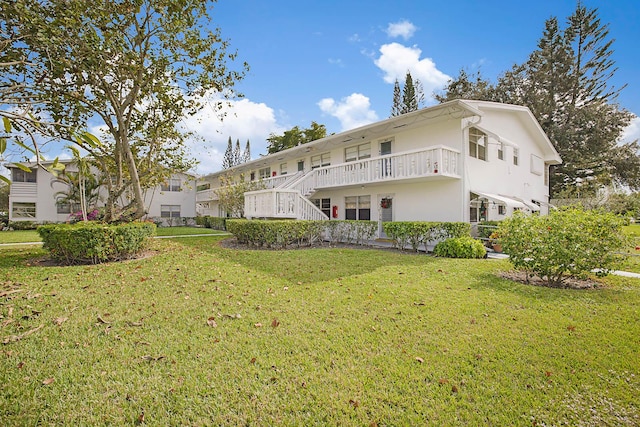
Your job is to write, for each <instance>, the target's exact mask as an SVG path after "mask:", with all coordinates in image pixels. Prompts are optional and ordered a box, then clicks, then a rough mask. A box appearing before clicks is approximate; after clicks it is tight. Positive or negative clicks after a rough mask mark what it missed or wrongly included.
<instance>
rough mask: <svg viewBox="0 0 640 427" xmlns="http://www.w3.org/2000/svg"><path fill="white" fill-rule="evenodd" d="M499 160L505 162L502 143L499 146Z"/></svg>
mask: <svg viewBox="0 0 640 427" xmlns="http://www.w3.org/2000/svg"><path fill="white" fill-rule="evenodd" d="M498 159H500V160H504V144H503V143H502V142H501V143H500V144H498Z"/></svg>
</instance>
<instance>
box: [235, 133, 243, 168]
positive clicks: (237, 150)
mask: <svg viewBox="0 0 640 427" xmlns="http://www.w3.org/2000/svg"><path fill="white" fill-rule="evenodd" d="M240 163H242V151H241V149H240V139H236V148H235V149H234V150H233V166H237V165H239V164H240Z"/></svg>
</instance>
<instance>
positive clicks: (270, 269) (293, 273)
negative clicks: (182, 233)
mask: <svg viewBox="0 0 640 427" xmlns="http://www.w3.org/2000/svg"><path fill="white" fill-rule="evenodd" d="M214 239H215V240H214ZM223 239H224V238H223V237H221V238H220V239H217V238H211V237H209V238H207V240H206V241H205V240H202V239H197V238H194V239H191V238H184V239H180V241H176V242H175V243H178V244H181V245H184V246H190V247H193V248H197V249H199V250H201V251H203V252H208V253H213V254H215V255H217V256H219V257H221V258H222V259H224V260H226V261H229V262H233V263H237V264H240V265H242V266H243V267H245V268H247V269H251V270H257V271H260V272H262V273H264V274H267V275H270V276H275V277H280V278H283V279H285V280H288V281H291V282H293V283H297V282H302V283H315V282H323V281H327V280H334V279H337V278H345V277H349V276H356V275H359V274H366V273H370V272H371V271H373V270H375V269H377V268H380V267H387V268H388V267H393V266H399V267H401V266H426V265H429V264H432V263H433V262H435V258H433V257H431V256H427V255H424V254H413V253H410V252H400V251H396V250H393V249H377V248H369V247H362V248H343V247H329V246H322V247H315V248H301V249H286V250H272V249H264V250H260V249H236V248H225V247H223V246H221V245H220V242H221V241H222V240H223ZM365 255H366V256H365ZM365 258H366V259H365Z"/></svg>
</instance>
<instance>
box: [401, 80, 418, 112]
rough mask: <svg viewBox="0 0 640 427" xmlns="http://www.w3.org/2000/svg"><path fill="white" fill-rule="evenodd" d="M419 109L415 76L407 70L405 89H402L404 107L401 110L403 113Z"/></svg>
mask: <svg viewBox="0 0 640 427" xmlns="http://www.w3.org/2000/svg"><path fill="white" fill-rule="evenodd" d="M417 109H418V98H417V96H416V88H415V86H414V85H413V77H411V73H410V72H409V71H407V75H406V76H405V81H404V89H403V90H402V107H401V109H400V112H401V113H402V114H405V113H410V112H411V111H416V110H417Z"/></svg>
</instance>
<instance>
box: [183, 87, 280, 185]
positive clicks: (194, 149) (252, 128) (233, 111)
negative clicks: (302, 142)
mask: <svg viewBox="0 0 640 427" xmlns="http://www.w3.org/2000/svg"><path fill="white" fill-rule="evenodd" d="M217 101H218V100H212V107H206V108H204V109H203V110H201V111H200V112H199V113H198V114H196V115H195V116H192V117H189V118H187V119H185V120H184V121H183V127H184V129H185V130H186V131H190V132H193V133H194V134H195V135H196V137H194V138H193V139H192V140H190V141H189V144H188V146H189V149H190V155H191V156H192V157H194V158H195V159H196V160H198V161H199V162H200V163H199V165H198V166H197V168H196V172H197V173H199V174H207V173H212V172H216V171H219V170H220V169H221V168H222V160H223V158H224V152H225V150H226V149H227V143H228V140H229V137H231V140H232V141H233V144H234V146H235V143H236V140H238V139H239V140H240V146H241V147H242V149H243V150H244V147H245V144H246V143H247V140H249V144H250V146H251V157H252V158H256V157H258V155H259V154H264V153H266V152H267V141H266V139H267V138H268V137H269V134H271V133H276V134H281V133H282V132H284V131H285V130H286V129H284V128H283V127H282V126H279V125H278V124H277V123H276V117H275V114H274V112H273V109H272V108H270V107H268V106H267V105H266V104H264V103H256V102H252V101H250V100H248V99H242V100H235V101H229V102H230V105H227V104H226V102H223V106H222V109H221V110H220V112H222V113H226V116H225V117H224V118H223V119H222V120H221V119H220V118H219V117H218V116H219V114H216V112H215V110H214V107H213V105H215V103H216V102H217Z"/></svg>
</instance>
